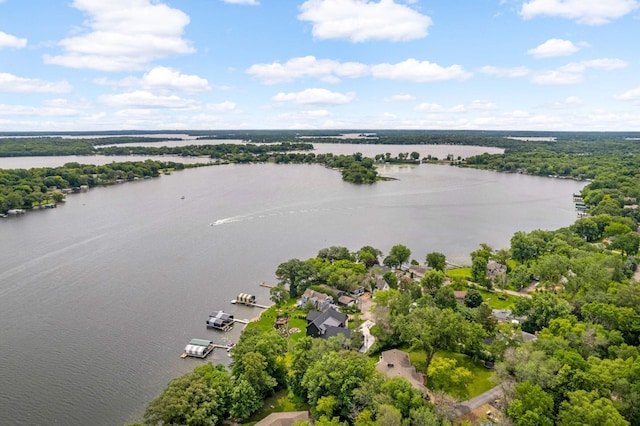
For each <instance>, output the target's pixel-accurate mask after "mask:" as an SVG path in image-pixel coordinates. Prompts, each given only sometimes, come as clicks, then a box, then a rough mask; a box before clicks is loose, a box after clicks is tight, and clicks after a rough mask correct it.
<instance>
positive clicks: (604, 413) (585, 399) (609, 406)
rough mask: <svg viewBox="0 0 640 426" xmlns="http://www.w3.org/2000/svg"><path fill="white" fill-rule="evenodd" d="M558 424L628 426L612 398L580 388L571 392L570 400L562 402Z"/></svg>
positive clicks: (560, 425) (568, 425)
mask: <svg viewBox="0 0 640 426" xmlns="http://www.w3.org/2000/svg"><path fill="white" fill-rule="evenodd" d="M556 424H557V425H558V426H583V425H603V426H628V425H629V422H628V421H626V420H625V419H624V418H623V417H622V416H621V415H620V413H619V412H618V410H617V409H616V407H615V406H614V405H613V402H612V401H611V400H610V399H606V398H598V394H597V393H596V392H587V391H585V390H578V391H575V392H571V393H569V399H568V401H564V402H562V404H560V410H559V413H558V422H557V423H556Z"/></svg>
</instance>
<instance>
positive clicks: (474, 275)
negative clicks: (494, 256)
mask: <svg viewBox="0 0 640 426" xmlns="http://www.w3.org/2000/svg"><path fill="white" fill-rule="evenodd" d="M488 263H489V261H488V260H487V259H486V258H484V257H482V256H476V257H475V258H474V259H473V260H472V261H471V279H472V280H473V281H474V282H476V283H478V284H480V285H482V286H487V282H489V283H490V281H489V280H488V279H487V265H488ZM489 287H490V286H488V288H489Z"/></svg>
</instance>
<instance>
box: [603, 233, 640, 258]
mask: <svg viewBox="0 0 640 426" xmlns="http://www.w3.org/2000/svg"><path fill="white" fill-rule="evenodd" d="M639 247H640V236H639V235H637V234H623V235H617V236H616V237H615V238H614V239H613V241H612V242H611V243H610V244H609V248H610V249H611V250H620V251H621V252H622V254H623V255H625V256H635V255H636V253H638V248H639Z"/></svg>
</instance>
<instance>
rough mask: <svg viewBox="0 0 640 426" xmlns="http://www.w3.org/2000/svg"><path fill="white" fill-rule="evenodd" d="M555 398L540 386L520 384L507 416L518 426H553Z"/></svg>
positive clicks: (516, 388)
mask: <svg viewBox="0 0 640 426" xmlns="http://www.w3.org/2000/svg"><path fill="white" fill-rule="evenodd" d="M553 406H554V403H553V397H552V396H551V395H549V394H548V393H546V392H545V391H544V390H543V389H542V388H541V387H540V386H538V385H536V384H532V383H528V382H523V383H518V384H517V385H516V387H515V396H514V399H513V400H512V401H511V403H510V404H509V407H508V408H507V411H506V412H507V415H508V416H509V417H511V418H513V419H514V420H515V425H516V426H534V425H538V426H553V417H552V416H553Z"/></svg>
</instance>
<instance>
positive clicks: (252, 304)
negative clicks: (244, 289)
mask: <svg viewBox="0 0 640 426" xmlns="http://www.w3.org/2000/svg"><path fill="white" fill-rule="evenodd" d="M231 303H232V304H234V305H235V304H236V303H237V304H238V305H245V306H253V307H256V308H260V309H269V308H270V307H271V306H267V305H261V304H259V303H245V302H239V301H238V300H236V299H233V300H232V301H231Z"/></svg>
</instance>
